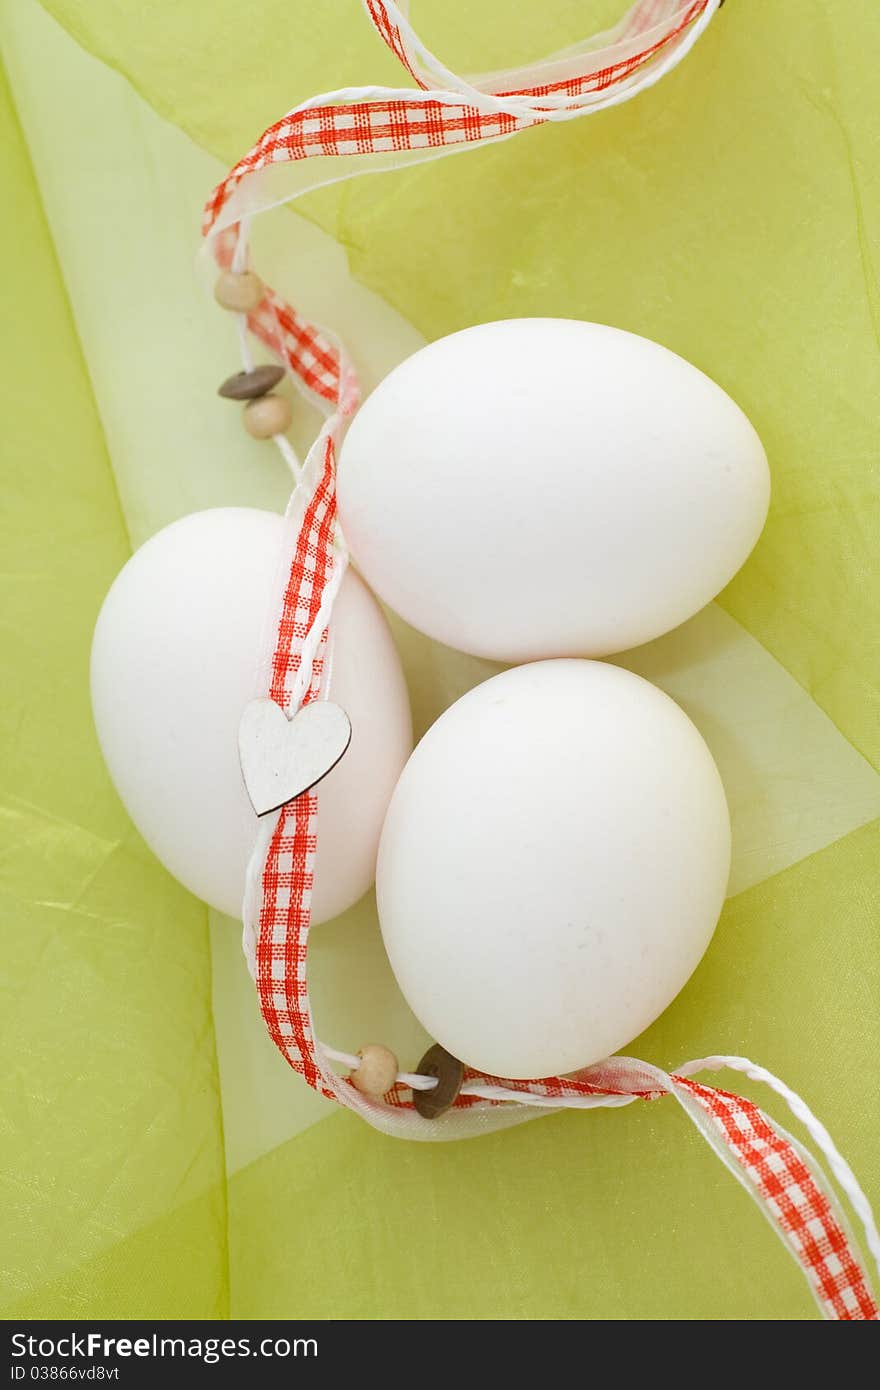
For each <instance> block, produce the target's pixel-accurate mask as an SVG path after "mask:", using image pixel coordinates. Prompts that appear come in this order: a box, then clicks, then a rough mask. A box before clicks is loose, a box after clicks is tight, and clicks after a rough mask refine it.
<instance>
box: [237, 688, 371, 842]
mask: <svg viewBox="0 0 880 1390" xmlns="http://www.w3.org/2000/svg"><path fill="white" fill-rule="evenodd" d="M350 743H351V723H350V721H349V718H348V715H347V714H346V713H345V710H344V709H341V708H340V706H339V705H334V704H331V703H330V701H329V700H314V701H312V703H311V704H309V705H303V707H302V709H300V710H298V711H297V713H296V714H295V715H294V716H293V718H292V719H288V718H287V716H286V714H285V713H284V711H283V709H281V707H280V706H279V705H276V703H275V701H274V700H252V701H251V703H250V704H249V705H248V706H247V708H246V709H245V712H244V714H243V715H242V716H241V723H240V724H239V726H238V753H239V757H240V759H241V771H242V775H243V777H244V784H245V787H246V788H247V794H248V796H249V797H250V799H251V804H252V806H253V808H254V810H255V811H256V813H257V815H258V816H265V815H267V814H268V812H269V811H277V809H278V807H279V806H283V805H285V803H286V802H288V801H293V799H294V798H295V797H297V796H301V795H302V793H303V792H307V791H308V790H309V788H310V787H313V786H314V785H315V783H316V782H320V781H321V778H322V777H326V776H327V773H328V772H330V771H332V769H333V768H334V767H335V766H336V764H337V763H338V762H339V759H340V758H341V757H342V755H343V753H344V752H345V750H346V749H347V748H348V745H349V744H350Z"/></svg>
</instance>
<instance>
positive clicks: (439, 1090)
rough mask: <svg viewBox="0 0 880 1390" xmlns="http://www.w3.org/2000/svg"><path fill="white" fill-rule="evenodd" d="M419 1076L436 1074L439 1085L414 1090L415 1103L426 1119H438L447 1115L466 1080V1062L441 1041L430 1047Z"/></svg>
mask: <svg viewBox="0 0 880 1390" xmlns="http://www.w3.org/2000/svg"><path fill="white" fill-rule="evenodd" d="M416 1071H417V1073H418V1074H419V1076H436V1078H437V1085H436V1086H434V1087H433V1089H432V1090H430V1091H413V1093H412V1095H413V1104H414V1105H415V1107H416V1110H417V1111H418V1112H419V1114H420V1115H422V1116H423V1117H424V1118H425V1119H426V1120H436V1119H437V1116H438V1115H445V1113H446V1111H447V1110H448V1109H449V1107H450V1106H451V1105H452V1104H454V1102H455V1098H456V1096H457V1095H458V1093H459V1091H460V1090H461V1085H462V1082H463V1081H464V1063H463V1062H460V1061H459V1060H458V1058H457V1057H453V1056H452V1054H451V1053H449V1052H447V1051H446V1048H445V1047H441V1046H440V1044H439V1043H435V1044H434V1046H433V1047H429V1048H428V1051H427V1052H426V1053H425V1055H424V1057H423V1058H422V1060H421V1061H420V1062H419V1065H418V1066H417V1067H416Z"/></svg>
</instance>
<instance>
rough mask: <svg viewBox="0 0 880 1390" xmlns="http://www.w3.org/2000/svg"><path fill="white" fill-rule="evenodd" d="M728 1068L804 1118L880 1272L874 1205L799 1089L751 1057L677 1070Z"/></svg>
mask: <svg viewBox="0 0 880 1390" xmlns="http://www.w3.org/2000/svg"><path fill="white" fill-rule="evenodd" d="M724 1067H729V1068H730V1070H731V1071H739V1072H742V1073H743V1074H744V1075H745V1076H748V1077H750V1078H751V1080H752V1081H761V1082H763V1084H764V1085H765V1086H769V1087H770V1089H771V1091H775V1092H776V1094H777V1095H778V1096H781V1097H782V1099H783V1100H784V1101H785V1103H786V1105H787V1106H788V1108H789V1110H790V1111H791V1113H792V1114H793V1115H794V1117H795V1119H797V1120H800V1122H801V1124H802V1125H803V1127H804V1129H805V1130H806V1131H807V1133H808V1134H809V1135H810V1137H811V1138H812V1139H813V1140H814V1141H815V1143H816V1144H817V1145H818V1147H819V1149H820V1151H821V1152H822V1153H823V1154H824V1155H825V1158H826V1159H827V1160H828V1166H829V1167H830V1169H831V1171H832V1173H833V1174H834V1176H835V1178H836V1179H837V1181H838V1183H839V1185H840V1188H841V1191H843V1192H845V1193H846V1195H847V1197H848V1198H849V1202H850V1205H851V1206H852V1209H853V1211H854V1212H855V1213H856V1215H857V1216H858V1218H859V1220H860V1221H861V1223H862V1228H863V1230H864V1232H865V1242H866V1244H867V1246H868V1249H869V1250H870V1252H871V1255H872V1257H873V1259H874V1263H875V1264H876V1266H877V1270H878V1273H880V1232H878V1230H877V1224H876V1221H875V1219H874V1213H873V1211H872V1210H871V1204H870V1202H869V1201H868V1199H867V1197H866V1196H865V1194H864V1192H863V1191H862V1188H861V1186H860V1184H859V1181H858V1179H857V1178H856V1175H855V1173H854V1172H853V1170H852V1169H851V1168H850V1166H849V1164H848V1163H847V1161H846V1159H845V1158H844V1157H843V1155H842V1154H841V1152H840V1150H839V1149H838V1148H837V1145H836V1144H835V1143H834V1140H833V1139H832V1138H831V1135H830V1134H829V1133H828V1130H827V1129H826V1128H825V1126H824V1125H823V1124H822V1121H821V1120H819V1119H817V1117H816V1116H815V1115H814V1114H813V1112H812V1110H811V1109H810V1107H809V1106H808V1105H807V1103H806V1101H805V1100H803V1099H802V1098H801V1097H800V1096H799V1095H798V1094H797V1092H796V1091H793V1090H792V1089H791V1087H790V1086H786V1084H785V1082H784V1081H780V1080H779V1077H778V1076H774V1075H773V1073H772V1072H770V1071H768V1070H767V1068H766V1067H759V1066H757V1065H756V1064H755V1063H754V1062H750V1061H749V1059H748V1057H726V1056H717V1057H700V1058H698V1059H697V1060H696V1061H694V1062H685V1063H684V1065H683V1066H681V1067H679V1068H678V1069H677V1071H678V1075H679V1076H692V1075H693V1074H694V1072H699V1071H721V1070H722V1069H723V1068H724Z"/></svg>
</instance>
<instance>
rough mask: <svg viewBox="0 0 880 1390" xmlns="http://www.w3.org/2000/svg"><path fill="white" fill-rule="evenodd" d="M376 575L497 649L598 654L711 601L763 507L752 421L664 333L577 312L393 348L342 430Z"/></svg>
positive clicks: (653, 632)
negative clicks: (395, 362) (383, 372)
mask: <svg viewBox="0 0 880 1390" xmlns="http://www.w3.org/2000/svg"><path fill="white" fill-rule="evenodd" d="M338 491H339V514H340V519H341V521H342V525H343V529H344V531H345V535H346V538H347V540H348V543H349V545H350V547H351V550H352V554H353V556H354V558H355V560H356V562H357V564H358V567H359V569H360V570H361V572H362V573H363V575H364V578H365V579H366V580H367V583H368V584H369V585H370V586H371V587H372V588H373V589H374V590H375V592H376V593H377V594H378V595H379V596H380V597H381V598H382V599H384V600H385V602H387V603H388V604H389V605H390V606H391V607H392V608H393V609H395V610H396V611H397V612H398V613H399V614H401V616H402V617H404V618H405V619H406V620H407V622H409V623H411V624H412V625H413V626H414V627H416V628H418V629H419V630H420V631H422V632H425V633H427V634H428V635H429V636H430V637H434V638H436V639H437V640H438V641H440V642H445V643H446V644H447V645H449V646H452V647H457V648H460V649H461V650H462V651H466V652H471V653H475V654H476V655H479V656H484V657H492V658H495V659H498V660H501V661H528V660H533V659H536V658H540V657H553V656H602V655H606V654H608V653H610V652H615V651H623V650H625V649H626V648H628V647H632V646H636V645H638V644H640V643H642V642H647V641H649V640H650V639H651V638H654V637H657V636H659V634H660V633H663V632H666V631H668V630H669V629H670V628H673V627H676V626H677V625H678V624H679V623H681V622H683V621H684V620H685V619H686V618H689V617H690V616H691V615H692V614H693V613H695V612H696V611H697V610H698V609H699V608H702V607H703V605H704V604H706V603H708V602H709V600H710V599H712V598H713V597H714V596H715V595H716V594H717V593H718V591H719V590H720V589H721V588H723V586H724V585H725V584H726V583H727V582H728V580H730V579H731V578H732V577H733V575H734V574H735V573H736V571H737V570H738V569H739V568H740V566H741V565H742V564H743V562H744V560H745V559H746V557H747V555H748V554H749V552H750V550H751V549H752V547H753V546H754V544H755V541H756V540H757V538H758V536H759V534H760V531H761V528H762V526H763V524H764V520H765V518H766V514H767V507H768V502H769V493H770V481H769V473H768V468H767V460H766V456H765V454H764V450H763V448H762V446H761V442H760V440H759V439H758V436H757V434H756V433H755V431H754V429H753V428H752V426H751V425H750V423H749V421H748V420H747V419H746V417H745V415H744V414H743V413H742V411H741V410H740V409H739V407H738V406H737V405H735V404H734V402H733V401H732V400H731V399H730V397H729V396H727V395H726V394H725V393H724V391H722V390H721V388H720V387H719V386H716V385H715V383H714V382H713V381H710V380H709V378H708V377H706V376H704V375H703V373H702V372H700V371H698V370H697V369H696V368H695V367H692V366H691V365H690V364H689V363H688V362H685V361H684V360H683V359H682V358H681V357H677V356H676V355H675V354H674V353H672V352H669V351H668V350H667V349H666V348H663V347H660V346H659V345H658V344H657V343H653V342H650V341H648V339H646V338H640V337H637V336H636V335H634V334H632V333H625V332H622V331H621V330H619V329H616V328H607V327H605V326H603V325H601V324H595V323H582V322H578V321H575V320H571V319H511V320H507V321H504V322H500V323H488V324H481V325H479V326H478V327H475V328H468V329H465V330H464V331H463V332H460V333H454V334H452V335H451V336H450V337H448V338H442V339H440V340H439V341H438V342H435V343H432V344H430V345H429V346H428V347H426V348H424V349H422V350H421V351H420V352H417V353H415V354H414V355H413V356H412V357H410V358H408V359H407V360H406V361H405V362H403V363H401V365H400V366H398V367H397V368H395V370H394V371H393V372H391V373H390V375H389V376H388V377H386V379H385V380H384V381H383V382H382V383H381V385H380V386H379V387H378V388H377V390H376V391H374V393H373V394H372V396H370V398H369V399H368V400H367V401H366V402H365V404H364V405H363V406H362V408H361V410H360V412H359V414H358V415H357V416H356V417H355V419H354V421H353V423H352V426H351V429H350V430H349V433H348V436H347V438H346V440H345V443H344V445H343V448H342V453H341V457H340V465H339V489H338Z"/></svg>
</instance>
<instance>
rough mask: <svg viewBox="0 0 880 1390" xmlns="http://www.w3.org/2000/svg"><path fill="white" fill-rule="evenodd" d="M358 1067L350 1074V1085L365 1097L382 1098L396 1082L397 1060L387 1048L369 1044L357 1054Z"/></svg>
mask: <svg viewBox="0 0 880 1390" xmlns="http://www.w3.org/2000/svg"><path fill="white" fill-rule="evenodd" d="M358 1056H359V1057H360V1059H361V1060H360V1064H359V1066H358V1067H357V1068H356V1069H355V1070H354V1071H353V1072H352V1074H351V1084H352V1086H355V1087H356V1088H357V1090H359V1091H362V1092H363V1093H364V1095H365V1096H374V1097H376V1098H377V1099H378V1097H379V1096H384V1095H385V1094H386V1092H388V1091H390V1090H391V1087H392V1086H393V1085H394V1083H395V1081H396V1080H397V1058H396V1057H395V1055H394V1053H393V1052H391V1051H390V1050H389V1049H388V1048H387V1047H380V1046H379V1044H378V1043H370V1044H369V1045H368V1046H367V1047H362V1048H361V1050H360V1052H359V1053H358Z"/></svg>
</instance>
